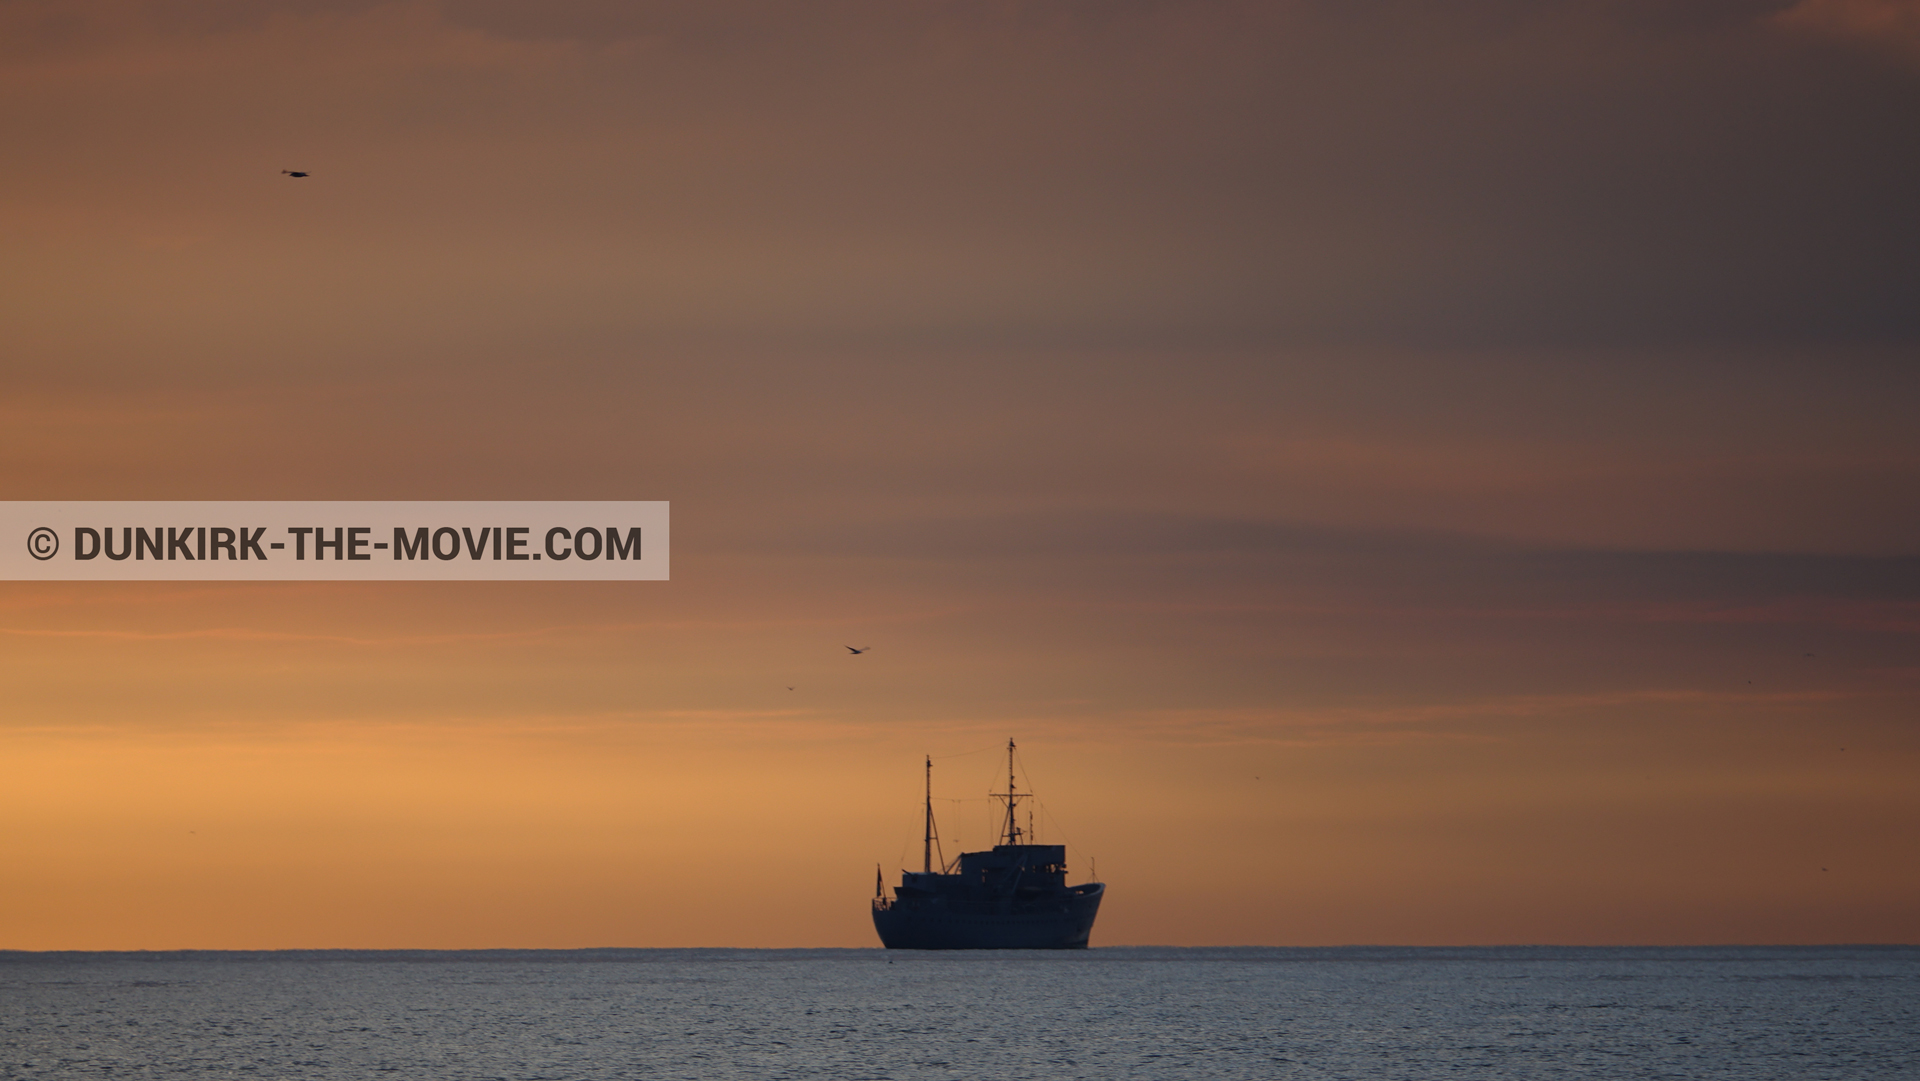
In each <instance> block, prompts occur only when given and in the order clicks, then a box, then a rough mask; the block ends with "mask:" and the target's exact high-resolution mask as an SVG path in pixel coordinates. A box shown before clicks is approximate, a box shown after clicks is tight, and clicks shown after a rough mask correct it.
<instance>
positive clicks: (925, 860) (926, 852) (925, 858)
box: [920, 755, 933, 875]
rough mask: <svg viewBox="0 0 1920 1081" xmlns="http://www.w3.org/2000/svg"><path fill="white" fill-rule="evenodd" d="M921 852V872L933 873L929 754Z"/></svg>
mask: <svg viewBox="0 0 1920 1081" xmlns="http://www.w3.org/2000/svg"><path fill="white" fill-rule="evenodd" d="M924 845H925V846H924V847H923V848H922V850H921V853H920V873H921V874H923V875H925V874H932V873H933V756H932V755H928V756H927V833H926V838H925V842H924Z"/></svg>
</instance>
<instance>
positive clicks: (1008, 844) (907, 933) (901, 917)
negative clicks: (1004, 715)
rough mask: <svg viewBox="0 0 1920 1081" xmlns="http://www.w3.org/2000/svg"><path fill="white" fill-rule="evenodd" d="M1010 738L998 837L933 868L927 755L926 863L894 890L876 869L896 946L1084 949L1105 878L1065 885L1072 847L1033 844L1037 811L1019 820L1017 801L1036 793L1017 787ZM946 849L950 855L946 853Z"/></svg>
mask: <svg viewBox="0 0 1920 1081" xmlns="http://www.w3.org/2000/svg"><path fill="white" fill-rule="evenodd" d="M1013 752H1014V744H1013V741H1012V740H1008V741H1007V790H1006V791H1005V792H995V793H993V794H992V798H994V799H998V800H1004V801H1005V802H1006V812H1007V813H1006V818H1005V819H1004V820H1003V824H1002V826H1001V829H1000V841H999V843H998V844H995V845H994V846H993V848H992V849H991V850H990V851H986V852H962V853H961V854H960V857H959V858H958V859H956V860H954V861H953V862H951V863H948V862H946V861H945V860H944V858H943V859H942V861H941V862H940V864H939V865H938V869H937V870H936V869H935V863H934V851H935V849H936V848H937V846H938V845H939V840H940V837H939V832H938V830H937V829H936V828H935V824H934V818H933V759H932V757H928V759H927V813H926V831H925V833H926V836H925V847H924V849H923V850H922V854H921V858H920V870H918V871H907V870H902V871H901V872H900V884H899V885H898V886H896V887H894V890H893V896H892V897H888V896H887V895H886V889H885V887H884V885H883V881H882V879H881V876H880V872H879V868H877V867H876V868H875V869H874V882H873V891H874V898H873V929H874V930H875V931H877V932H879V934H880V943H881V945H883V946H885V947H886V948H887V949H890V950H1084V949H1086V948H1087V941H1088V939H1090V938H1091V937H1092V935H1093V918H1094V916H1096V915H1098V914H1099V912H1100V898H1101V897H1102V896H1104V895H1105V893H1106V891H1107V887H1106V884H1105V883H1102V882H1097V881H1096V882H1086V883H1082V884H1081V885H1078V886H1069V885H1067V846H1065V845H1040V844H1029V843H1028V842H1029V841H1031V840H1033V837H1032V822H1031V812H1029V822H1028V827H1027V828H1026V829H1022V828H1021V827H1020V818H1019V815H1018V813H1017V812H1018V808H1019V803H1020V801H1021V800H1022V799H1027V798H1030V797H1031V796H1032V795H1033V793H1031V792H1021V791H1018V790H1017V789H1016V788H1015V787H1014V774H1013ZM943 855H944V854H943Z"/></svg>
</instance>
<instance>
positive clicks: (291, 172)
mask: <svg viewBox="0 0 1920 1081" xmlns="http://www.w3.org/2000/svg"><path fill="white" fill-rule="evenodd" d="M280 172H281V173H282V174H283V175H285V176H292V177H301V176H312V175H313V174H312V173H300V172H295V171H294V170H292V169H282V170H280Z"/></svg>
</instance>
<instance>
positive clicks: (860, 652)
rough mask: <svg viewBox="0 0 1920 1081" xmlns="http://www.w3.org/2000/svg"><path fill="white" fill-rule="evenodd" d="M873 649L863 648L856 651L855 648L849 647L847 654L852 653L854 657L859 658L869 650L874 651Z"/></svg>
mask: <svg viewBox="0 0 1920 1081" xmlns="http://www.w3.org/2000/svg"><path fill="white" fill-rule="evenodd" d="M872 648H873V647H872V646H863V647H861V648H859V649H855V648H853V647H852V646H848V647H847V652H848V653H851V654H853V655H854V656H856V657H858V656H859V655H860V654H862V653H865V652H866V651H867V650H869V649H872Z"/></svg>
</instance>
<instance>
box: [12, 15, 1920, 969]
mask: <svg viewBox="0 0 1920 1081" xmlns="http://www.w3.org/2000/svg"><path fill="white" fill-rule="evenodd" d="M763 8H764V6H762V5H745V4H743V5H733V4H710V5H699V6H697V7H694V6H682V5H666V4H646V3H640V4H633V3H622V4H611V3H609V4H598V3H592V2H565V3H553V4H547V5H540V6H539V7H538V8H537V9H535V8H529V7H527V6H525V5H511V4H494V3H486V2H478V0H475V2H454V0H447V2H443V3H410V2H403V3H338V4H319V3H292V2H289V3H264V4H263V3H251V2H249V3H238V2H234V3H227V2H220V0H196V2H193V3H176V4H167V5H149V4H142V3H132V2H116V3H103V4H86V5H81V4H74V3H65V2H39V3H34V2H16V3H13V4H9V5H6V6H5V7H0V41H4V42H5V45H4V48H0V129H3V130H5V131H6V132H7V133H8V144H9V147H10V148H11V149H10V152H9V153H8V154H7V155H5V156H4V157H3V158H0V237H3V238H4V240H5V243H4V246H3V247H0V250H4V251H5V252H6V256H5V258H4V261H3V262H0V275H3V277H0V325H4V326H6V328H7V331H6V338H7V345H6V347H5V356H4V357H0V379H3V380H4V382H3V383H0V391H3V392H4V393H0V482H4V483H3V485H0V498H12V499H667V500H671V501H672V503H673V525H674V534H675V535H674V547H675V551H674V556H675V559H674V569H673V580H672V581H671V582H664V583H660V582H637V583H622V584H619V585H615V586H606V585H591V584H585V583H569V584H554V585H531V584H518V583H412V584H375V583H362V584H351V585H325V584H305V583H280V584H250V585H241V584H211V585H188V584H174V583H139V584H120V585H105V584H100V585H94V584H71V583H63V584H26V583H14V584H8V585H5V586H4V588H0V680H3V681H4V682H0V687H4V689H5V692H6V693H5V696H4V699H5V705H4V707H0V821H4V822H5V823H7V826H6V828H5V829H0V866H4V867H5V868H6V869H7V870H6V872H5V879H4V882H5V886H6V888H5V889H3V890H0V948H19V949H69V948H71V949H136V948H152V949H161V948H180V947H199V948H223V947H227V948H274V947H329V946H361V947H445V948H454V947H517V946H524V947H547V946H554V947H558V946H677V945H741V946H749V945H750V946H832V945H839V946H860V945H873V944H875V940H874V936H873V933H872V928H871V925H870V922H869V921H868V917H867V911H866V897H867V896H868V895H869V892H870V890H871V874H872V870H873V866H874V864H875V863H876V862H878V863H881V864H882V865H883V866H884V867H885V868H886V869H887V873H888V874H889V876H891V875H892V874H893V873H894V871H895V870H896V869H897V868H899V867H900V866H902V865H903V864H907V865H914V864H917V859H918V856H917V848H918V830H919V812H918V803H917V801H918V799H919V784H920V761H921V756H922V755H923V754H928V753H931V754H934V755H936V756H940V758H939V761H938V762H937V768H936V774H935V779H936V795H938V796H939V797H940V800H941V802H940V804H939V806H938V808H937V809H938V810H939V811H940V813H941V815H942V824H943V830H944V831H945V832H946V834H947V836H948V837H950V838H953V839H956V840H957V841H959V842H962V843H965V844H967V845H968V846H974V845H979V844H982V843H984V842H985V841H987V840H988V839H989V837H988V831H987V826H986V807H987V805H986V804H985V803H984V801H983V800H982V799H981V797H983V796H984V794H985V792H986V790H987V788H988V787H989V786H990V785H991V784H993V783H994V778H995V776H996V770H997V759H996V755H995V752H994V748H996V747H998V746H1001V745H1003V744H1004V741H1005V740H1006V739H1007V738H1008V737H1009V736H1012V737H1014V738H1016V739H1018V740H1019V741H1020V744H1021V749H1022V750H1021V754H1022V757H1023V760H1024V762H1025V763H1026V765H1027V766H1028V767H1029V768H1030V771H1031V777H1032V781H1033V783H1034V785H1035V786H1036V787H1037V789H1038V791H1039V792H1040V795H1041V797H1042V798H1043V799H1044V800H1045V801H1046V806H1047V809H1048V812H1049V814H1050V816H1051V817H1050V818H1049V819H1047V820H1043V821H1042V822H1041V823H1040V826H1041V833H1042V836H1043V839H1047V840H1053V839H1059V840H1064V841H1067V842H1068V843H1070V845H1071V850H1070V856H1071V859H1072V860H1073V863H1074V866H1075V868H1076V871H1084V870H1085V869H1086V868H1087V867H1088V862H1087V861H1088V860H1090V859H1091V860H1097V861H1098V866H1099V873H1100V876H1101V877H1102V878H1103V879H1105V880H1106V881H1108V882H1109V884H1110V895H1109V897H1108V899H1107V902H1106V904H1105V906H1104V908H1103V911H1102V914H1101V917H1100V922H1099V924H1098V925H1097V927H1096V929H1095V933H1094V942H1095V944H1096V945H1101V944H1107V945H1113V944H1126V943H1172V944H1233V943H1238V944H1251V943H1262V944H1280V945H1291V944H1300V945H1308V944H1327V943H1361V942H1365V943H1388V942H1391V943H1435V944H1440V943H1513V942H1555V943H1702V942H1762V943H1770V942H1868V941H1872V942H1894V941H1900V942H1912V941H1915V940H1916V937H1920V926H1916V920H1917V919H1920V917H1917V916H1916V913H1920V859H1916V858H1915V857H1916V856H1920V852H1917V851H1916V844H1917V842H1916V841H1915V838H1916V837H1920V784H1916V783H1915V780H1916V777H1920V729H1916V724H1915V718H1916V716H1920V712H1917V708H1920V659H1917V658H1916V654H1915V647H1916V642H1917V641H1920V551H1917V550H1916V548H1915V542H1914V538H1915V536H1916V535H1920V438H1917V437H1916V436H1915V434H1914V431H1915V427H1914V425H1913V423H1912V412H1913V408H1912V407H1913V404H1914V403H1915V402H1916V401H1920V372H1916V371H1915V370H1914V368H1913V365H1912V357H1913V355H1914V345H1915V343H1916V342H1920V322H1916V317H1915V312H1914V310H1913V306H1912V304H1911V298H1912V296H1914V295H1916V290H1920V271H1917V270H1916V266H1915V264H1914V262H1913V260H1912V257H1911V253H1912V252H1913V251H1914V250H1916V248H1915V245H1916V242H1920V212H1916V210H1915V206H1914V204H1913V202H1912V199H1911V192H1912V191H1913V190H1915V188H1916V185H1920V151H1916V150H1915V148H1914V146H1913V143H1912V140H1911V139H1910V138H1908V137H1906V134H1907V133H1910V132H1911V131H1912V130H1914V123H1915V121H1916V120H1920V61H1916V57H1920V48H1916V43H1920V36H1916V35H1920V17H1916V11H1920V8H1916V7H1915V5H1913V4H1909V3H1904V2H1899V0H1879V2H1868V0H1857V2H1843V0H1813V2H1809V3H1802V4H1798V5H1791V6H1790V10H1785V11H1784V12H1783V11H1782V10H1781V9H1782V8H1783V5H1778V4H1773V5H1768V4H1748V3H1743V2H1738V0H1730V2H1728V3H1724V4H1702V5H1695V6H1689V7H1688V8H1687V13H1686V14H1684V15H1683V14H1680V13H1679V9H1677V8H1673V7H1671V6H1668V5H1657V4H1639V3H1634V2H1629V0H1618V2H1601V3H1595V4H1591V5H1559V4H1529V3H1519V2H1489V3H1486V4H1476V5H1467V6H1462V7H1460V8H1459V9H1457V10H1454V11H1451V12H1449V13H1444V14H1443V13H1436V12H1435V11H1434V10H1433V9H1431V8H1430V6H1427V5H1419V4H1400V3H1385V4H1380V5H1374V6H1371V7H1369V8H1367V9H1366V11H1365V13H1363V14H1355V13H1354V10H1355V9H1352V8H1350V7H1346V6H1343V5H1339V4H1333V3H1324V4H1323V3H1262V4H1247V5H1236V4H1230V3H1229V4H1219V5H1195V4H1183V3H1166V4H1158V3H1143V4H1138V5H1129V6H1125V7H1109V6H1083V5H1077V4H1072V3H1006V4H958V3H952V4H949V3H933V2H930V3H926V4H915V5H900V4H878V3H851V2H849V3H821V4H818V5H810V6H793V7H780V8H778V9H775V10H764V9H763ZM282 169H302V170H308V171H311V172H312V173H313V175H312V176H311V177H309V178H307V179H305V180H299V181H295V180H291V179H289V178H287V177H284V176H282V175H281V174H280V170H282ZM848 644H852V645H861V646H864V645H869V644H871V645H873V646H874V647H875V648H874V649H873V651H872V652H871V653H870V654H866V655H863V656H861V657H858V658H854V657H850V656H849V655H848V654H847V653H846V651H845V649H844V648H842V647H843V646H845V645H848ZM789 687H792V688H793V689H792V690H788V688H789ZM948 756H952V757H948Z"/></svg>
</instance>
